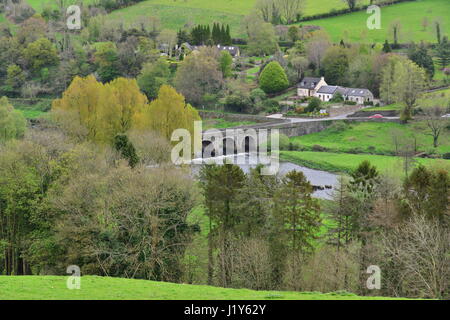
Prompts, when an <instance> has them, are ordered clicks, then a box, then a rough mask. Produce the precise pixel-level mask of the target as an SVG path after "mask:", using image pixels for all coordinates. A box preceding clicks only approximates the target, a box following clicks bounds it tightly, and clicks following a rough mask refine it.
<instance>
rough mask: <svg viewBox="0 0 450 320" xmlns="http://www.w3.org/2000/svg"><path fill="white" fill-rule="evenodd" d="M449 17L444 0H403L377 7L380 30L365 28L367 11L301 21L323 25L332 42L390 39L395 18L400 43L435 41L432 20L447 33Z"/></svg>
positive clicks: (449, 12)
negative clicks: (440, 25)
mask: <svg viewBox="0 0 450 320" xmlns="http://www.w3.org/2000/svg"><path fill="white" fill-rule="evenodd" d="M449 16H450V1H448V0H417V1H413V2H403V3H398V4H394V5H392V6H387V7H383V8H381V29H375V30H369V29H368V28H367V19H368V17H369V14H367V13H366V12H365V11H361V12H355V13H350V14H346V15H341V16H336V17H331V18H326V19H320V20H312V21H307V22H304V23H302V24H305V25H317V26H320V27H322V28H324V29H325V30H326V31H327V32H328V33H329V35H330V37H331V39H332V41H334V42H339V41H340V40H341V39H343V40H344V41H345V42H361V43H383V42H384V41H385V40H386V39H387V40H389V41H390V42H392V40H393V36H392V32H390V25H391V23H392V22H393V21H395V20H398V21H399V22H400V24H401V28H400V38H399V42H400V43H408V42H411V41H415V42H419V41H421V40H424V41H429V42H436V35H435V28H434V27H433V21H434V20H435V19H439V20H441V22H442V27H441V30H442V31H441V33H442V34H448V30H449V29H448V28H449V27H450V26H449V21H448V17H449ZM424 18H427V20H428V26H427V27H426V28H424V27H423V26H422V21H423V19H424Z"/></svg>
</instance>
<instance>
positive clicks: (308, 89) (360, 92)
mask: <svg viewBox="0 0 450 320" xmlns="http://www.w3.org/2000/svg"><path fill="white" fill-rule="evenodd" d="M338 92H339V93H340V94H341V95H342V97H343V98H344V100H348V101H354V102H356V103H357V104H364V103H366V102H372V101H373V99H374V96H373V93H372V92H370V90H368V89H360V88H344V87H340V86H329V85H328V84H327V83H326V82H325V79H324V77H321V78H309V77H305V78H303V79H302V81H300V82H299V83H298V85H297V96H299V97H317V98H319V99H320V100H322V101H324V102H327V101H330V100H331V99H332V98H333V97H334V95H335V94H336V93H338Z"/></svg>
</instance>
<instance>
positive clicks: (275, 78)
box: [259, 61, 289, 93]
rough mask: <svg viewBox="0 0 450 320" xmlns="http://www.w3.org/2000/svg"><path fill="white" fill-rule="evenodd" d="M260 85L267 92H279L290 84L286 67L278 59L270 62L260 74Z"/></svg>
mask: <svg viewBox="0 0 450 320" xmlns="http://www.w3.org/2000/svg"><path fill="white" fill-rule="evenodd" d="M259 86H260V88H261V89H262V90H264V92H265V93H277V92H280V91H283V90H285V89H286V88H287V87H288V86H289V81H288V78H287V76H286V73H285V72H284V69H283V68H282V67H281V65H280V64H279V63H278V62H277V61H272V62H270V63H269V64H268V65H267V66H266V67H265V68H264V69H263V70H262V72H261V75H260V76H259Z"/></svg>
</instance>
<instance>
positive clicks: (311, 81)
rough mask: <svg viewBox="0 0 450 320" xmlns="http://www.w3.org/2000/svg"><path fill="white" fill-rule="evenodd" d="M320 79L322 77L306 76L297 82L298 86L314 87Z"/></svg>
mask: <svg viewBox="0 0 450 320" xmlns="http://www.w3.org/2000/svg"><path fill="white" fill-rule="evenodd" d="M320 80H321V79H320V78H309V77H305V78H303V79H302V81H300V82H299V83H298V84H297V87H298V88H302V89H314V88H315V87H316V86H317V84H318V83H319V82H320Z"/></svg>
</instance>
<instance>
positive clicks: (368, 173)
mask: <svg viewBox="0 0 450 320" xmlns="http://www.w3.org/2000/svg"><path fill="white" fill-rule="evenodd" d="M378 175H379V173H378V170H377V168H376V167H375V166H373V165H371V164H370V162H369V161H368V160H364V161H363V162H361V163H360V164H359V165H358V167H357V168H356V170H354V171H353V172H352V173H351V175H350V176H351V178H352V179H351V180H350V182H349V183H350V186H351V187H350V188H351V189H353V190H363V191H365V192H366V191H367V192H368V193H372V192H373V191H374V189H375V186H376V185H377V183H378V182H379V177H378Z"/></svg>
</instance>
